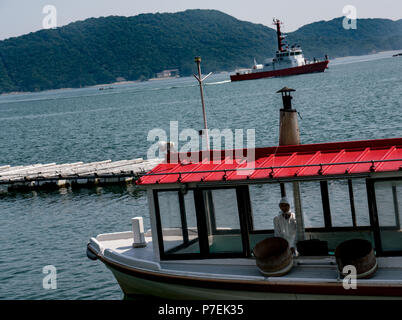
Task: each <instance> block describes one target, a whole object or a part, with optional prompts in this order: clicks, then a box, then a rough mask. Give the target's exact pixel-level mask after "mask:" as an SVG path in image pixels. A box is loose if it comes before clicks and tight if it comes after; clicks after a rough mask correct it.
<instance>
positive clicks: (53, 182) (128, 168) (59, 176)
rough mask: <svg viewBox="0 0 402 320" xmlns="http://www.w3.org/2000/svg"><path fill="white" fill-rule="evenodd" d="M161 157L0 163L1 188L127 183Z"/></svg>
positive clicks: (156, 163)
mask: <svg viewBox="0 0 402 320" xmlns="http://www.w3.org/2000/svg"><path fill="white" fill-rule="evenodd" d="M162 161H163V159H151V160H144V159H142V158H138V159H132V160H120V161H111V160H105V161H98V162H89V163H84V162H74V163H64V164H56V163H47V164H41V163H39V164H34V165H27V166H14V167H13V166H9V165H6V166H0V186H3V189H4V188H6V189H8V190H9V189H13V190H19V189H40V188H60V187H65V186H73V185H102V184H111V183H128V182H132V181H133V180H136V179H137V178H139V177H140V176H141V175H143V174H145V173H146V172H148V171H150V170H152V169H153V168H154V167H155V166H156V165H158V164H159V163H161V162H162Z"/></svg>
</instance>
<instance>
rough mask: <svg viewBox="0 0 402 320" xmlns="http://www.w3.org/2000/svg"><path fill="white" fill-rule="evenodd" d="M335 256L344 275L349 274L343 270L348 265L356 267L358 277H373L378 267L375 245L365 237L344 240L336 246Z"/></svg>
mask: <svg viewBox="0 0 402 320" xmlns="http://www.w3.org/2000/svg"><path fill="white" fill-rule="evenodd" d="M335 257H336V263H337V264H338V270H339V272H340V274H341V275H342V276H346V275H347V273H345V274H344V273H343V272H342V271H343V268H344V267H345V266H347V265H352V266H354V267H355V268H356V277H357V278H358V279H367V278H370V277H372V276H373V275H374V274H375V272H376V271H377V268H378V265H377V259H376V257H375V254H374V250H373V246H372V245H371V242H370V241H367V240H364V239H351V240H347V241H345V242H342V243H341V244H340V245H338V246H337V247H336V250H335Z"/></svg>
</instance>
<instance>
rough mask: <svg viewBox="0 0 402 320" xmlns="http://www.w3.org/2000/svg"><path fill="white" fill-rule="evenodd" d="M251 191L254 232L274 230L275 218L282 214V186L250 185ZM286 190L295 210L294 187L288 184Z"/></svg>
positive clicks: (270, 184)
mask: <svg viewBox="0 0 402 320" xmlns="http://www.w3.org/2000/svg"><path fill="white" fill-rule="evenodd" d="M249 190H250V202H251V212H252V219H253V231H258V230H273V229H274V222H273V221H274V218H275V216H277V215H278V214H279V213H280V209H279V201H280V200H281V197H282V195H281V188H280V185H279V184H276V183H275V184H274V183H269V184H257V185H250V186H249ZM285 190H286V193H287V198H288V200H289V202H290V205H291V208H292V209H294V207H293V192H292V185H291V184H290V183H286V184H285ZM290 193H291V194H290Z"/></svg>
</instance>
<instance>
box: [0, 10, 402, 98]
mask: <svg viewBox="0 0 402 320" xmlns="http://www.w3.org/2000/svg"><path fill="white" fill-rule="evenodd" d="M268 16H270V15H268ZM268 22H269V21H268ZM268 22H267V24H268ZM288 39H289V43H290V44H293V43H298V44H300V45H302V48H303V49H304V51H305V54H306V56H307V57H313V56H316V57H321V56H323V55H324V54H325V53H328V54H329V55H330V57H336V56H345V55H353V54H365V53H371V52H375V51H381V50H390V49H400V48H402V20H399V21H396V22H394V21H391V20H384V19H364V20H359V21H358V29H357V30H348V31H346V30H344V29H343V28H342V19H340V18H338V19H334V20H331V21H328V22H325V21H320V22H316V23H313V24H309V25H306V26H304V27H302V28H300V29H299V30H297V31H295V32H292V33H289V37H288ZM275 49H276V40H275V31H274V30H273V29H271V28H268V27H265V26H263V25H260V24H253V23H249V22H244V21H240V20H237V19H235V18H233V17H231V16H229V15H227V14H224V13H222V12H219V11H215V10H187V11H184V12H179V13H163V14H160V13H157V14H141V15H138V16H135V17H119V16H110V17H102V18H91V19H87V20H85V21H79V22H74V23H71V24H69V25H67V26H64V27H60V28H57V29H52V30H41V31H38V32H35V33H30V34H27V35H24V36H20V37H16V38H10V39H7V40H4V41H0V93H3V92H10V91H37V90H44V89H56V88H63V87H80V86H88V85H95V84H101V83H111V82H114V81H116V78H118V77H123V78H125V79H126V80H138V79H147V78H150V77H153V76H155V74H156V73H157V72H159V71H161V70H163V69H169V68H179V69H180V73H181V75H189V74H191V73H192V72H193V71H194V68H195V64H194V56H196V55H200V56H202V58H203V71H205V72H209V71H221V70H234V69H235V68H237V67H249V66H250V64H251V63H252V61H253V58H256V59H257V61H261V60H262V59H263V58H267V57H271V56H272V55H273V53H274V51H275Z"/></svg>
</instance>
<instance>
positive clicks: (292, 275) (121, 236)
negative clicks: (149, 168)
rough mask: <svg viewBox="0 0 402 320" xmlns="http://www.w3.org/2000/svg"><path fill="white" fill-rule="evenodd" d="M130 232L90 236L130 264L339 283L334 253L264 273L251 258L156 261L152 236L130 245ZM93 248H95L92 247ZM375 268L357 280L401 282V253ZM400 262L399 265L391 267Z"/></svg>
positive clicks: (194, 273)
mask: <svg viewBox="0 0 402 320" xmlns="http://www.w3.org/2000/svg"><path fill="white" fill-rule="evenodd" d="M132 239H133V238H132V232H123V233H114V234H104V235H99V236H98V237H97V238H96V241H94V240H93V239H92V240H91V242H90V244H91V245H92V247H96V246H99V247H98V250H99V251H100V253H101V254H103V256H104V257H105V259H108V260H110V261H112V262H115V263H118V264H121V265H124V266H126V267H129V268H130V267H131V268H137V269H138V268H140V269H146V270H154V271H156V272H158V273H164V274H174V275H182V276H191V277H202V278H214V279H217V278H219V279H237V280H249V281H267V282H270V283H271V282H276V283H279V282H282V283H283V282H291V283H296V282H304V283H306V282H307V283H322V282H326V283H341V282H342V279H340V278H339V274H338V271H337V265H336V261H335V257H333V256H325V257H295V258H294V267H293V268H292V270H291V271H290V272H289V273H288V274H287V275H285V276H282V277H265V276H264V275H262V274H261V273H260V271H259V270H258V268H257V266H256V264H255V259H254V258H236V259H205V260H180V261H175V260H172V261H158V260H157V257H155V255H154V251H153V245H152V239H151V238H150V237H146V241H147V246H146V247H145V248H133V247H132ZM95 249H96V248H95ZM377 261H378V265H379V268H378V271H377V272H376V274H375V275H374V276H373V277H372V278H370V279H358V284H359V283H360V284H376V283H378V284H382V285H384V284H387V283H388V284H390V285H391V284H392V285H402V257H386V258H383V257H380V258H377ZM395 266H400V267H395Z"/></svg>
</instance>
